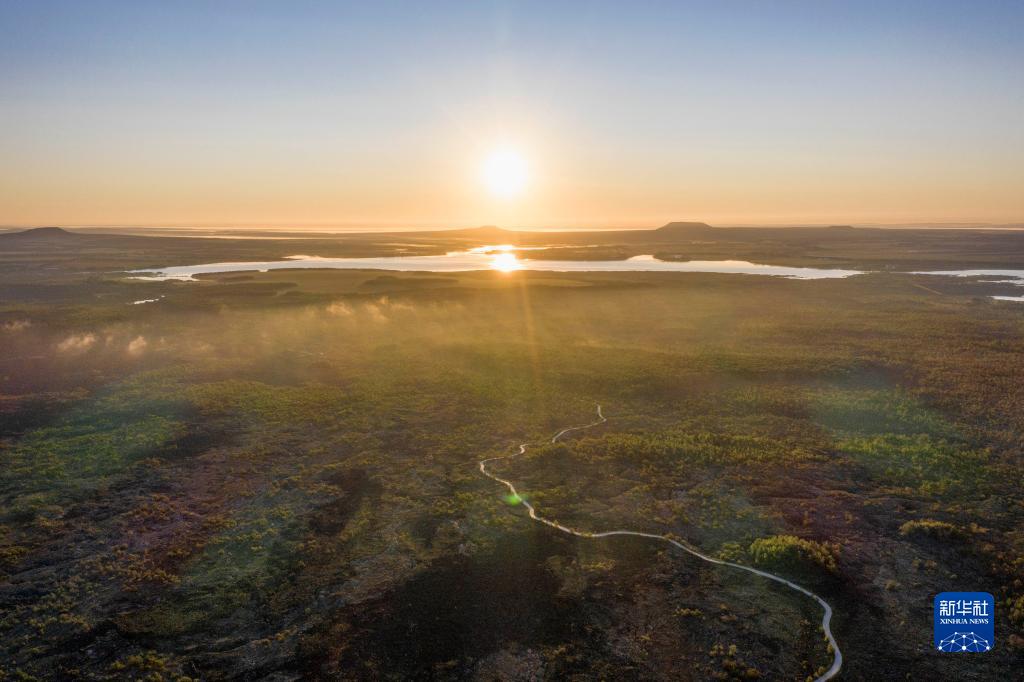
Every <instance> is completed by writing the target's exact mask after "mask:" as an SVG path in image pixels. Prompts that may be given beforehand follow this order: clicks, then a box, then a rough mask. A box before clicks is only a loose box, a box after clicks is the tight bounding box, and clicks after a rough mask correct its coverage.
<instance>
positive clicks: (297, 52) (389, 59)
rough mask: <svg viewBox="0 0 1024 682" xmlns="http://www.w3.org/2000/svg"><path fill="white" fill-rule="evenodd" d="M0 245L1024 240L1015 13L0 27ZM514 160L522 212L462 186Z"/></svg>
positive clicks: (973, 9)
mask: <svg viewBox="0 0 1024 682" xmlns="http://www.w3.org/2000/svg"><path fill="white" fill-rule="evenodd" d="M0 25H2V26H3V27H4V29H5V30H4V37H5V39H4V41H2V42H0V93H2V95H0V152H2V154H0V157H2V158H0V223H6V224H48V223H61V224H268V225H278V224H287V223H295V224H350V223H351V224H364V223H365V224H370V225H372V224H396V223H397V224H409V225H421V224H422V225H438V224H453V225H463V224H477V223H484V222H499V223H502V224H509V225H518V226H529V225H543V226H552V225H571V226H583V225H612V224H621V225H628V226H640V225H644V224H656V223H657V222H659V221H661V222H664V221H665V220H668V219H675V218H678V219H686V218H693V219H706V220H709V221H712V222H725V223H736V222H755V223H756V222H762V223H777V222H835V221H841V222H853V221H868V222H903V221H917V220H936V221H974V220H977V221H995V222H1008V221H1021V220H1024V200H1022V199H1021V198H1020V196H1018V195H1020V194H1024V193H1022V192H1020V191H1019V188H1020V187H1021V186H1024V170H1022V161H1021V160H1022V159H1024V133H1022V131H1021V125H1020V122H1021V112H1022V111H1024V106H1022V105H1024V85H1022V82H1024V79H1022V78H1021V76H1020V72H1021V70H1022V67H1024V38H1022V31H1021V28H1022V27H1024V3H1019V2H973V3H969V2H903V3H901V2H887V3H872V2H856V3H853V2H848V3H839V2H707V3H684V2H674V3H668V2H640V3H629V4H627V3H594V2H587V3H584V2H579V3H575V2H566V3H529V2H514V3H513V2H463V3H435V2H431V3H419V2H416V3H412V2H410V3H386V2H375V3H352V4H346V3H326V2H324V3H320V2H288V3H282V2H273V3H271V2H216V3H214V2H207V3H189V2H175V3H164V2H67V3H55V2H41V1H40V2H10V1H8V2H0ZM495 146H512V147H514V148H516V149H517V150H519V151H521V153H522V156H523V157H524V158H525V159H526V160H527V161H528V162H529V165H530V169H531V185H530V189H529V191H527V192H526V193H524V194H523V196H521V197H518V198H517V199H515V200H514V201H508V200H505V199H503V200H498V199H496V198H494V197H491V196H488V195H487V194H486V192H485V191H483V190H482V189H481V186H480V184H479V182H477V179H478V178H477V177H476V175H477V172H478V170H477V169H478V168H479V165H480V161H481V159H482V158H485V157H486V155H487V153H488V150H489V149H492V148H494V147H495Z"/></svg>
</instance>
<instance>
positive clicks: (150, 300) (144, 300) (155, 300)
mask: <svg viewBox="0 0 1024 682" xmlns="http://www.w3.org/2000/svg"><path fill="white" fill-rule="evenodd" d="M161 298H163V296H157V297H156V298H143V299H140V300H138V301H132V303H131V304H132V305H143V304H144V303H156V302H157V301H159V300H160V299H161Z"/></svg>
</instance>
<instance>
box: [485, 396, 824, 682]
mask: <svg viewBox="0 0 1024 682" xmlns="http://www.w3.org/2000/svg"><path fill="white" fill-rule="evenodd" d="M606 421H608V420H607V419H606V418H605V416H604V414H603V413H602V412H601V406H600V405H598V406H597V421H595V422H591V423H589V424H583V425H582V426H571V427H569V428H567V429H562V430H561V431H559V432H558V433H556V434H555V435H554V436H553V437H552V438H551V442H552V443H555V442H558V439H560V438H561V437H562V436H564V435H565V434H567V433H571V432H572V431H581V430H583V429H589V428H591V427H594V426H598V425H599V424H604V423H605V422H606ZM526 445H527V444H526V443H522V444H520V446H519V452H516V453H513V454H511V455H503V456H501V457H489V458H488V459H484V460H480V473H482V474H483V475H484V476H486V477H487V478H489V479H491V480H494V481H497V482H498V483H501V484H502V485H504V486H505V487H506V488H508V490H509V492H510V493H512V495H514V496H515V498H516V499H517V500H518V501H519V502H521V503H522V504H523V506H524V507H526V509H527V510H528V511H529V512H530V518H531V519H533V520H534V521H538V522H540V523H543V524H544V525H546V526H551V527H552V528H555V529H557V530H560V531H562V532H563V533H568V534H569V535H575V536H576V537H580V538H607V537H611V536H613V535H632V536H635V537H640V538H650V539H651V540H660V541H662V542H667V543H669V544H670V545H673V546H674V547H677V548H678V549H681V550H683V551H684V552H686V553H687V554H690V555H692V556H695V557H697V558H698V559H700V560H702V561H706V562H708V563H710V564H716V565H718V566H728V567H729V568H735V569H738V570H741V571H746V572H747V573H753V574H754V575H757V576H760V577H762V578H767V579H768V580H774V581H775V582H777V583H781V584H782V585H785V586H786V587H788V588H790V589H792V590H796V591H797V592H799V593H800V594H802V595H804V596H807V597H810V598H811V599H813V600H814V601H816V602H818V605H819V606H821V608H822V610H823V613H822V616H821V629H822V630H823V631H824V632H825V638H826V639H827V640H828V643H829V644H830V645H831V646H832V652H833V658H832V667H830V668H829V669H828V670H827V671H825V673H824V674H823V675H821V676H820V677H818V678H817V679H816V680H815V682H822V681H823V680H830V679H832V678H833V677H835V676H836V675H838V674H839V670H840V669H841V668H842V667H843V653H842V651H840V650H839V643H838V642H837V641H836V638H835V636H834V635H833V634H832V628H831V622H832V607H831V606H830V605H829V603H828V602H827V601H825V600H824V599H822V598H821V597H819V596H818V595H816V594H815V593H814V592H811V591H810V590H808V589H807V588H806V587H802V586H800V585H797V584H796V583H794V582H792V581H790V580H786V579H785V578H783V577H782V576H778V575H775V574H774V573H769V572H768V571H762V570H760V569H757V568H753V567H751V566H744V565H743V564H736V563H733V562H731V561H724V560H722V559H716V558H715V557H711V556H708V555H707V554H704V553H702V552H700V551H698V550H696V549H694V548H693V547H690V546H689V545H686V544H683V543H682V542H679V541H678V540H674V539H673V538H670V537H669V536H667V535H657V534H655V533H642V532H640V531H635V530H606V531H601V532H596V533H595V532H591V531H585V530H576V529H575V528H569V527H568V526H563V525H562V524H560V523H558V522H556V521H552V520H550V519H546V518H544V517H543V516H541V515H539V514H538V513H537V510H536V509H535V508H534V507H533V505H532V504H530V503H529V502H527V501H526V500H525V499H523V497H522V496H520V494H519V492H518V491H517V490H516V487H515V485H513V483H512V481H509V480H506V479H504V478H501V477H500V476H498V475H496V474H493V473H491V472H490V471H488V470H487V465H488V464H490V463H491V462H500V461H502V460H506V459H514V458H515V457H519V456H520V455H522V454H524V453H525V452H526Z"/></svg>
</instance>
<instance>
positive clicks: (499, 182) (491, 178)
mask: <svg viewBox="0 0 1024 682" xmlns="http://www.w3.org/2000/svg"><path fill="white" fill-rule="evenodd" d="M528 180H529V168H528V167H527V164H526V159H524V158H523V156H522V154H520V153H519V152H517V151H516V150H514V149H510V148H503V149H497V150H495V151H493V152H491V155H490V156H488V157H487V159H486V160H485V161H484V166H483V181H484V184H485V185H486V186H487V189H488V190H490V192H491V194H493V195H494V196H496V197H499V198H502V199H512V198H515V197H517V196H519V195H520V194H522V193H523V190H525V189H526V185H527V182H528Z"/></svg>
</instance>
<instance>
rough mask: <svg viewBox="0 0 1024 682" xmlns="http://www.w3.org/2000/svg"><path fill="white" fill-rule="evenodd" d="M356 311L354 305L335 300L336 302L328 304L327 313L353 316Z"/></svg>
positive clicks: (338, 315)
mask: <svg viewBox="0 0 1024 682" xmlns="http://www.w3.org/2000/svg"><path fill="white" fill-rule="evenodd" d="M354 312H355V311H354V310H352V306H350V305H348V304H347V303H342V302H341V301H335V302H334V303H332V304H330V305H329V306H327V314H328V315H335V316H337V317H351V316H352V314H353V313H354Z"/></svg>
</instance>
